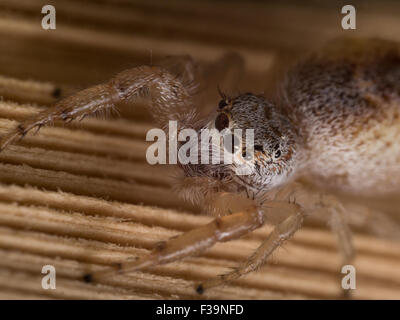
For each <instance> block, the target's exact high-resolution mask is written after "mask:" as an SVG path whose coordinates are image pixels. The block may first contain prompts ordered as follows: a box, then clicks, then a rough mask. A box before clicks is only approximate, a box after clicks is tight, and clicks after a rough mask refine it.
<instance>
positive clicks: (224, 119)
mask: <svg viewBox="0 0 400 320" xmlns="http://www.w3.org/2000/svg"><path fill="white" fill-rule="evenodd" d="M228 126H229V118H228V116H227V115H226V114H225V113H220V114H219V115H218V116H217V118H216V119H215V128H216V129H217V130H218V131H222V130H224V129H225V128H228Z"/></svg>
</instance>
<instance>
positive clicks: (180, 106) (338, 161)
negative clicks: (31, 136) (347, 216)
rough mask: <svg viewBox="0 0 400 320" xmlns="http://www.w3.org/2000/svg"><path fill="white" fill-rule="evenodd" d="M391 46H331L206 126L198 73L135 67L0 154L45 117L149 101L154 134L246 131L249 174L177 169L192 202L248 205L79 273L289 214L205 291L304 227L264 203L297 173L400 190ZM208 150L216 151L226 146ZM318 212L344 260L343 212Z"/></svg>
mask: <svg viewBox="0 0 400 320" xmlns="http://www.w3.org/2000/svg"><path fill="white" fill-rule="evenodd" d="M399 48H400V47H399V45H398V44H396V43H392V42H388V41H383V40H357V39H345V40H337V41H333V42H331V43H330V44H328V45H327V46H326V47H325V48H323V49H322V50H321V51H319V52H317V53H314V54H313V55H311V56H309V57H308V58H306V59H305V60H303V61H302V62H301V63H299V64H297V66H295V67H294V68H292V69H291V71H289V73H288V75H287V77H286V80H285V81H284V83H283V86H282V92H281V95H280V98H279V99H276V100H275V101H269V100H268V99H266V98H265V97H263V96H259V95H255V94H252V93H246V94H240V95H238V96H236V97H227V96H225V95H222V100H221V101H219V102H217V103H216V104H217V107H216V108H215V111H214V112H213V113H211V114H210V115H209V116H208V117H206V118H205V119H201V118H199V116H198V114H199V113H198V112H196V110H195V108H194V102H193V99H192V95H193V88H195V86H193V79H194V78H195V77H194V74H195V72H194V69H195V68H194V67H193V62H192V61H191V60H190V59H189V61H187V60H186V61H185V63H184V68H183V73H182V74H181V76H180V77H177V76H176V75H173V74H172V73H170V72H169V71H168V70H167V69H163V68H157V67H147V66H143V67H137V68H133V69H129V70H126V71H123V72H121V73H120V74H118V75H116V76H115V77H114V78H112V79H111V80H110V81H109V82H107V83H104V84H100V85H97V86H95V87H92V88H88V89H86V90H83V91H81V92H79V93H77V94H75V95H73V96H71V97H67V98H65V99H63V100H61V101H59V102H58V103H56V104H55V105H54V106H53V107H51V108H49V109H48V110H46V111H44V112H42V113H40V114H38V115H37V116H35V117H34V118H32V119H28V120H26V121H25V122H23V123H21V124H19V125H18V126H17V127H16V128H15V129H14V130H12V131H10V133H9V134H7V135H6V136H4V137H3V139H2V141H1V143H0V147H1V150H2V149H4V148H5V147H6V146H7V145H8V144H9V143H11V142H13V141H14V140H15V139H17V138H19V137H23V136H24V135H25V134H26V133H27V132H28V131H29V130H31V129H32V128H35V127H38V128H40V127H41V126H43V125H46V124H48V123H51V122H52V121H54V120H64V121H67V120H68V121H69V120H73V119H82V118H84V117H85V116H86V115H89V114H93V113H96V112H99V111H104V110H107V109H112V108H118V106H119V105H120V104H122V103H123V104H129V105H132V106H133V105H134V104H135V102H136V100H137V98H138V97H147V98H149V100H150V111H151V113H152V115H153V117H154V119H155V120H156V121H157V123H158V124H159V125H161V126H162V127H163V128H165V127H166V126H167V123H168V121H169V120H176V121H178V126H179V129H183V128H194V129H195V130H197V131H198V132H200V131H201V129H203V128H210V129H217V130H218V131H222V130H224V129H226V128H229V129H249V128H252V129H254V133H255V135H254V151H253V152H254V157H249V158H248V154H247V151H248V150H245V149H244V148H242V149H241V150H240V152H239V155H240V156H241V161H242V163H245V164H249V167H250V168H251V171H250V173H249V174H247V175H242V176H239V175H237V174H236V171H235V164H182V163H180V164H178V165H179V166H180V167H181V169H182V172H183V173H184V174H183V179H182V181H181V182H180V188H179V190H180V193H181V194H182V195H183V196H184V197H185V198H187V199H189V200H191V201H194V202H200V203H201V202H202V201H205V200H210V201H211V199H215V198H216V197H218V196H219V195H221V194H223V193H226V192H229V193H233V194H243V193H244V192H245V191H246V192H247V194H248V195H249V194H251V195H252V196H249V203H248V206H247V207H246V208H245V209H242V210H240V211H238V212H234V213H232V214H230V215H224V216H222V215H221V216H219V217H217V218H216V219H215V220H214V221H212V222H211V223H209V224H207V225H205V226H203V227H200V228H197V229H194V230H191V231H189V232H187V233H184V234H182V235H180V236H178V237H174V238H172V239H170V240H168V241H167V242H165V243H163V244H162V245H159V246H156V248H155V249H154V250H153V251H152V252H151V253H150V254H149V255H147V256H143V257H141V258H139V259H138V260H136V261H130V262H123V263H120V264H118V265H117V266H116V267H115V268H109V269H106V270H103V271H99V272H94V273H91V274H87V275H85V276H84V277H83V279H84V280H85V281H100V280H101V279H102V277H104V276H108V275H110V274H113V273H116V272H118V273H121V272H128V271H134V270H138V269H141V268H145V267H151V266H154V265H158V264H162V263H168V262H171V261H175V260H178V259H181V258H184V257H187V256H189V255H194V254H197V253H200V252H202V251H203V250H205V249H207V248H209V247H210V246H212V245H213V244H214V243H216V242H220V241H229V240H231V239H235V238H237V237H240V236H242V235H245V234H246V233H248V232H250V231H252V230H254V229H256V228H258V227H260V226H262V225H263V224H264V222H265V221H267V220H271V217H273V216H274V215H276V214H277V213H278V212H282V211H284V212H285V213H286V214H287V217H285V219H284V220H281V221H279V222H278V223H277V225H276V227H275V229H274V231H273V232H272V233H271V234H270V236H269V237H268V238H267V239H266V240H265V241H264V242H263V243H262V244H261V245H260V246H259V248H258V249H257V250H256V251H255V252H254V253H253V255H252V256H251V257H250V258H249V260H248V261H247V262H246V263H244V264H243V265H242V266H240V267H239V268H237V269H236V270H234V271H233V272H231V273H228V274H226V275H222V276H220V277H219V278H217V279H216V280H211V281H208V282H205V283H202V284H200V285H198V286H196V288H197V291H198V292H199V293H202V292H203V291H204V290H205V289H206V288H208V287H212V286H215V285H218V284H221V283H223V282H226V281H231V280H234V279H236V278H238V277H239V276H241V275H243V274H246V273H248V272H251V271H253V270H256V269H257V268H259V267H260V266H261V265H262V264H263V263H264V262H265V260H266V259H267V258H268V257H269V256H270V255H271V254H272V253H273V251H274V250H275V249H276V248H278V247H279V246H280V245H281V244H282V243H283V242H284V241H286V240H287V239H289V238H290V237H292V236H293V234H294V233H295V232H296V231H297V230H298V229H299V228H300V227H301V224H302V222H303V219H304V216H305V214H306V212H305V211H306V210H305V208H303V207H302V206H301V205H300V204H298V203H293V202H290V201H289V202H288V201H287V199H284V200H283V201H282V199H280V198H279V197H278V196H276V197H275V198H271V197H269V196H267V197H265V195H266V194H267V195H268V192H269V191H271V190H275V189H277V188H279V187H284V186H285V185H286V184H287V183H288V182H290V181H291V180H294V179H296V178H298V177H301V176H307V178H308V179H310V180H311V181H312V183H313V184H314V185H316V186H319V187H323V188H324V189H328V190H329V189H332V190H335V191H342V192H352V193H355V194H363V195H374V196H375V195H380V194H389V193H394V192H396V191H397V190H398V189H399V186H400V166H399V162H400V144H399V142H398V136H399V134H400V123H399V122H400V120H399V113H400V50H399ZM220 62H221V63H228V64H230V65H231V66H236V67H237V66H238V65H240V64H241V59H240V58H238V57H237V56H232V55H227V56H225V57H224V58H222V60H221V61H220ZM233 141H235V140H234V139H233ZM239 142H241V143H239V146H243V145H244V143H243V142H244V141H239ZM233 144H235V142H233ZM216 147H217V149H220V150H222V149H223V148H225V146H224V145H223V144H217V145H216ZM233 147H234V145H233V146H232V148H233ZM250 152H251V151H249V153H250ZM253 159H254V162H253ZM250 162H252V163H253V164H254V165H253V166H250ZM278 193H279V192H278ZM211 202H212V201H211ZM264 204H266V205H265V206H264ZM225 209H226V208H225ZM324 209H325V211H328V212H329V213H330V214H332V217H333V218H332V221H333V223H332V226H333V229H334V230H335V231H336V232H337V234H338V238H339V244H340V247H341V249H342V252H343V253H344V257H345V259H347V261H348V260H350V259H351V258H352V256H353V252H352V246H351V237H350V234H349V232H348V228H347V225H346V223H345V221H344V219H343V214H344V213H345V212H343V208H342V206H341V205H340V203H337V202H336V201H330V204H329V207H328V208H324ZM226 211H227V210H226ZM224 213H225V214H226V213H227V212H224Z"/></svg>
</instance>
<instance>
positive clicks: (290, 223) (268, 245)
mask: <svg viewBox="0 0 400 320" xmlns="http://www.w3.org/2000/svg"><path fill="white" fill-rule="evenodd" d="M268 206H269V212H268V213H269V214H274V210H277V211H281V210H286V211H287V213H289V214H290V215H289V217H287V218H286V219H285V220H283V221H282V222H281V223H279V224H278V225H277V226H276V227H275V228H274V230H273V231H272V232H271V234H270V235H269V236H268V238H267V239H266V240H265V241H264V242H263V243H262V244H261V245H260V246H259V247H258V248H257V250H256V251H255V252H254V253H253V254H252V255H251V256H250V258H249V259H248V260H247V262H246V263H245V264H243V265H242V266H240V267H238V268H237V269H235V270H234V271H232V272H230V273H227V274H223V275H221V276H219V277H218V278H215V279H211V280H208V281H206V282H203V283H200V284H198V285H197V286H196V291H197V292H198V293H200V294H201V293H203V292H204V290H206V289H209V288H212V287H215V286H219V285H221V284H224V283H227V282H230V281H233V280H235V279H237V278H239V277H241V276H242V275H245V274H247V273H250V272H252V271H255V270H257V269H258V268H260V267H261V266H262V265H263V264H264V263H265V261H266V260H267V259H268V257H269V256H270V255H271V254H272V253H273V252H274V251H275V250H276V249H277V248H279V247H280V246H281V245H282V244H283V242H285V241H286V240H288V239H290V238H291V237H292V236H293V235H294V234H295V233H296V231H297V230H299V229H300V227H301V226H302V224H303V220H304V216H305V214H304V212H303V210H302V208H301V207H300V205H298V204H296V203H287V202H280V201H271V202H269V203H268Z"/></svg>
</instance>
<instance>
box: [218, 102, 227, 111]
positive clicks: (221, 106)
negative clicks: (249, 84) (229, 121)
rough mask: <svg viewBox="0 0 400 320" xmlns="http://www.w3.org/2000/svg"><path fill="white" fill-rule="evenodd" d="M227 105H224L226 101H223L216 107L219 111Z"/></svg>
mask: <svg viewBox="0 0 400 320" xmlns="http://www.w3.org/2000/svg"><path fill="white" fill-rule="evenodd" d="M227 105H228V104H227V103H226V101H225V100H221V101H220V102H219V103H218V107H219V108H220V109H222V108H223V107H226V106H227Z"/></svg>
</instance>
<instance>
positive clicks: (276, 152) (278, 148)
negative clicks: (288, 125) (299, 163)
mask: <svg viewBox="0 0 400 320" xmlns="http://www.w3.org/2000/svg"><path fill="white" fill-rule="evenodd" d="M274 149H275V152H274V159H279V158H280V157H281V155H282V152H281V149H280V145H279V144H277V145H276V146H275V147H274Z"/></svg>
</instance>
